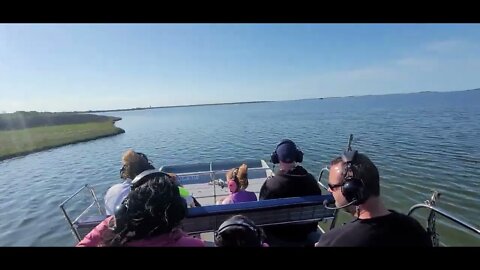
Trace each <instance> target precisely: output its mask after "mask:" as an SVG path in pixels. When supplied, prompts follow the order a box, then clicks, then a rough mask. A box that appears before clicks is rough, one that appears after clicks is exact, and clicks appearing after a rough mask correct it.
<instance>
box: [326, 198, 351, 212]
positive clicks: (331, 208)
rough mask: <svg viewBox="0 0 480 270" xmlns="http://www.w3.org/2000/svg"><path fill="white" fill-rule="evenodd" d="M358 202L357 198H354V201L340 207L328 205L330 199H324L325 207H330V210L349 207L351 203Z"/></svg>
mask: <svg viewBox="0 0 480 270" xmlns="http://www.w3.org/2000/svg"><path fill="white" fill-rule="evenodd" d="M356 202H357V200H353V201H351V202H349V203H347V204H345V205H343V206H340V207H329V206H327V205H328V200H324V201H323V207H325V208H326V209H330V210H337V209H342V208H345V207H348V206H350V205H352V204H354V203H356Z"/></svg>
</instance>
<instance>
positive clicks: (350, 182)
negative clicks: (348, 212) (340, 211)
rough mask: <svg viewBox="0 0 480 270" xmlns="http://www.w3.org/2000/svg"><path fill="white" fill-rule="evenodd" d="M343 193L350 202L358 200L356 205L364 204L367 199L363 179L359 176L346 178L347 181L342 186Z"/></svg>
mask: <svg viewBox="0 0 480 270" xmlns="http://www.w3.org/2000/svg"><path fill="white" fill-rule="evenodd" d="M342 194H343V196H344V197H345V199H346V200H347V202H349V203H350V202H352V201H354V200H356V202H355V203H354V205H359V204H362V203H363V202H365V200H366V199H367V198H366V196H365V187H364V185H363V183H362V180H360V179H357V178H350V179H345V183H344V184H343V186H342Z"/></svg>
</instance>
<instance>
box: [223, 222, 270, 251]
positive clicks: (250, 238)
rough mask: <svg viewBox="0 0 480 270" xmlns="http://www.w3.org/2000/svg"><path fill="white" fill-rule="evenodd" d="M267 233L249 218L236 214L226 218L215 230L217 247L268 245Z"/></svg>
mask: <svg viewBox="0 0 480 270" xmlns="http://www.w3.org/2000/svg"><path fill="white" fill-rule="evenodd" d="M264 240H265V234H264V233H263V230H262V229H261V228H260V227H257V226H256V225H255V223H253V221H252V220H250V219H249V218H247V217H245V216H242V215H236V216H233V217H231V218H229V219H227V220H225V221H224V222H223V223H222V225H220V227H218V230H217V231H215V239H214V241H215V245H216V246H217V247H268V244H267V243H265V242H264Z"/></svg>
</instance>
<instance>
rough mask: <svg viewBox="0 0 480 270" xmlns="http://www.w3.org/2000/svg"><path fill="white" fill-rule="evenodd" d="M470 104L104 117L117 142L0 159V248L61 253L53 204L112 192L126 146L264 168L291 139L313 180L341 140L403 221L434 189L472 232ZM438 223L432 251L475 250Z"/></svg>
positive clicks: (477, 112) (409, 100) (479, 198)
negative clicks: (363, 161)
mask: <svg viewBox="0 0 480 270" xmlns="http://www.w3.org/2000/svg"><path fill="white" fill-rule="evenodd" d="M478 104H480V91H467V92H457V93H455V92H453V93H423V94H408V95H390V96H367V97H352V98H338V99H324V100H302V101H285V102H273V103H260V104H243V105H222V106H205V107H185V108H169V109H156V110H145V111H130V112H115V113H109V115H115V116H119V117H122V118H123V120H122V121H120V122H118V123H117V126H119V127H121V128H123V129H125V130H126V133H125V134H122V135H118V136H115V137H111V138H105V139H100V140H96V141H91V142H86V143H81V144H76V145H70V146H65V147H61V148H58V149H53V150H49V151H44V152H41V153H35V154H31V155H28V156H25V157H20V158H15V159H11V160H6V161H3V162H0V192H1V194H2V196H0V245H1V246H70V245H73V244H74V241H73V237H72V235H71V232H70V230H69V228H68V226H67V223H66V221H65V220H64V218H63V215H62V214H61V212H60V209H59V208H58V205H59V204H60V203H61V202H62V201H63V200H64V199H66V198H67V197H68V196H69V195H70V194H72V193H73V192H74V191H75V190H77V189H78V188H80V187H81V186H82V185H83V184H85V183H89V184H105V185H104V186H105V188H107V187H108V186H109V185H113V184H115V183H118V181H119V177H118V170H119V168H120V159H121V154H122V152H124V151H125V150H126V149H128V148H133V149H135V150H137V151H141V152H144V153H145V154H147V155H148V156H149V157H150V158H151V159H152V160H153V162H154V164H155V166H158V167H159V166H161V165H166V164H178V163H188V162H208V161H211V160H214V159H231V158H240V159H241V158H263V159H266V160H268V159H269V155H270V153H271V152H272V151H273V149H274V147H275V145H276V143H277V142H278V141H279V140H281V139H283V138H291V139H293V140H294V141H296V142H297V144H298V145H299V147H300V148H302V150H303V151H304V153H305V159H304V166H305V167H306V168H307V169H308V170H309V171H311V172H312V173H313V174H314V175H318V173H319V171H320V169H321V168H322V167H324V166H325V165H326V164H327V163H328V162H329V161H330V160H331V159H332V158H334V157H335V156H336V155H338V154H339V153H340V152H341V151H342V150H343V149H344V148H345V146H346V143H347V139H348V135H349V134H350V133H353V134H354V136H355V138H356V139H355V140H354V147H355V148H357V149H358V150H359V151H361V152H364V153H366V154H367V155H368V156H369V157H370V158H371V159H372V160H373V161H374V162H375V163H376V164H377V167H378V168H379V170H380V175H381V185H382V193H383V195H384V197H385V201H386V203H387V206H388V207H390V208H393V209H397V210H399V211H401V212H407V211H408V209H409V207H410V206H411V205H413V204H415V203H419V202H422V201H424V200H425V199H427V198H428V197H429V196H430V194H431V192H430V190H431V189H438V190H440V191H441V192H443V195H442V197H441V198H440V201H439V203H438V205H439V206H440V207H442V208H444V209H445V210H447V211H450V212H452V213H456V215H457V216H458V217H460V218H462V219H465V220H467V221H468V222H470V223H472V224H474V225H476V226H480V210H479V209H480V181H479V178H478V176H479V175H480V150H479V145H480V137H479V135H480V121H479V119H480V106H479V105H478ZM103 190H104V189H103ZM100 196H103V195H102V194H101V195H100ZM424 214H425V213H424ZM419 217H421V216H419ZM439 222H440V224H438V225H437V226H438V227H439V232H440V234H441V240H442V241H443V242H444V243H446V244H449V245H478V246H480V239H475V238H472V236H471V235H469V234H468V233H466V232H459V233H452V232H450V230H448V228H449V227H450V226H452V225H451V223H448V222H445V220H443V219H440V221H439Z"/></svg>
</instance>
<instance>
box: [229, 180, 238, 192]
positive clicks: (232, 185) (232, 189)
mask: <svg viewBox="0 0 480 270" xmlns="http://www.w3.org/2000/svg"><path fill="white" fill-rule="evenodd" d="M237 189H238V185H237V182H235V180H230V181H228V190H230V192H231V193H235V192H237Z"/></svg>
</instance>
